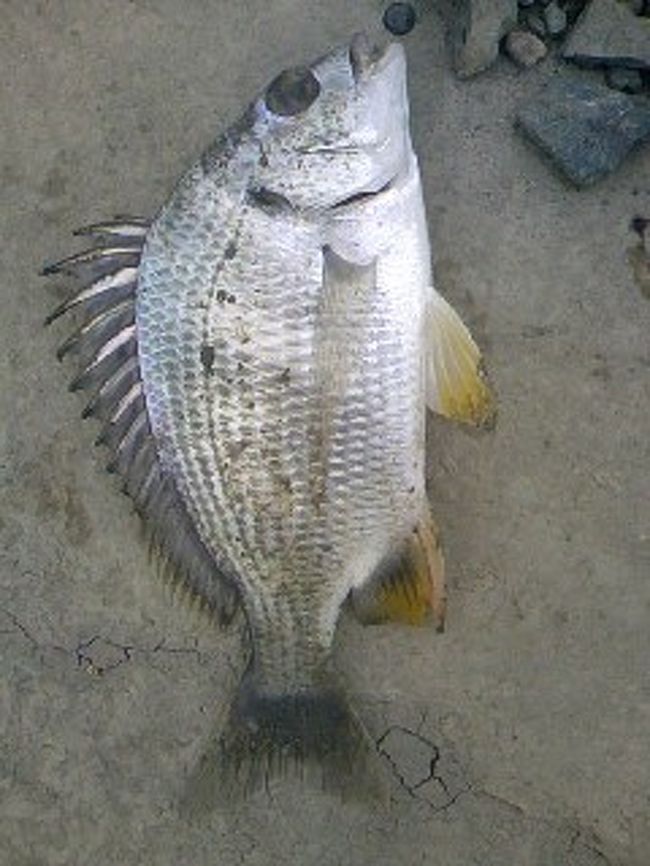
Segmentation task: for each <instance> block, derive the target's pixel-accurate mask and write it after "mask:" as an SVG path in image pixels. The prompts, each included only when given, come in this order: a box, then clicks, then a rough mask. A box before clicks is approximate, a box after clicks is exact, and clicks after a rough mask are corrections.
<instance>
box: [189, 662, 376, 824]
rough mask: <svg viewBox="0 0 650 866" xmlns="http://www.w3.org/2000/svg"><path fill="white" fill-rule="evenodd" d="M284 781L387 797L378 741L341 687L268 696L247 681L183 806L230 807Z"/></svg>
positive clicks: (348, 794) (357, 796)
mask: <svg viewBox="0 0 650 866" xmlns="http://www.w3.org/2000/svg"><path fill="white" fill-rule="evenodd" d="M280 778H286V779H289V780H290V781H291V782H294V781H295V782H298V783H303V784H306V785H308V786H309V787H313V788H320V789H321V790H324V791H326V792H329V793H332V794H334V795H337V796H339V797H340V798H341V799H343V800H357V801H375V802H376V801H384V800H385V799H386V794H387V785H386V781H385V777H384V773H383V772H382V766H381V759H380V757H379V754H378V752H377V749H376V746H375V743H374V741H373V740H372V738H371V737H370V734H369V733H368V732H367V730H366V729H365V727H364V726H363V724H362V722H361V721H360V720H359V718H358V717H357V716H356V714H355V713H354V711H353V709H352V708H351V706H350V704H349V703H348V700H347V698H346V697H345V695H344V693H343V692H342V690H340V689H339V688H337V687H336V686H335V685H334V686H332V685H328V686H325V687H323V688H312V689H309V690H304V691H300V692H297V693H295V694H287V695H269V694H264V693H262V692H260V691H258V690H257V689H255V688H254V687H253V685H252V684H251V682H250V681H249V680H248V679H245V680H244V682H243V683H242V687H241V689H240V692H239V694H238V696H237V699H236V700H235V702H234V704H233V705H232V707H231V709H230V713H229V715H228V719H227V721H226V725H225V727H224V728H223V730H222V731H221V733H220V734H219V735H218V736H217V737H216V738H215V740H214V742H213V743H212V745H211V747H210V748H209V749H208V751H207V752H206V753H204V755H203V756H202V758H201V761H200V764H199V766H198V767H197V768H196V770H195V772H194V774H193V777H192V778H191V780H190V784H189V787H188V789H187V791H186V795H185V798H184V802H183V811H185V812H186V813H195V812H204V811H206V810H207V809H210V808H212V807H214V806H217V807H218V806H222V807H223V806H232V805H234V804H237V803H239V802H241V801H242V800H244V799H246V798H247V797H249V796H250V795H252V794H253V793H255V792H256V791H258V790H260V789H263V788H267V789H268V786H269V784H270V782H271V781H272V780H273V779H280Z"/></svg>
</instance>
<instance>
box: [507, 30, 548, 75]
mask: <svg viewBox="0 0 650 866" xmlns="http://www.w3.org/2000/svg"><path fill="white" fill-rule="evenodd" d="M505 48H506V53H507V55H508V57H510V59H511V60H514V62H515V63H516V64H517V65H518V66H523V67H524V68H525V69H530V67H531V66H535V64H536V63H539V61H540V60H543V59H544V58H545V57H546V45H544V43H543V42H542V40H541V39H538V38H537V36H535V34H534V33H528V32H527V31H526V30H511V31H510V33H508V35H507V36H506V42H505Z"/></svg>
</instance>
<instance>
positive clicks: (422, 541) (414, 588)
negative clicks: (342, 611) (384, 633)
mask: <svg viewBox="0 0 650 866" xmlns="http://www.w3.org/2000/svg"><path fill="white" fill-rule="evenodd" d="M351 604H352V609H353V611H354V613H355V616H356V617H357V619H358V620H359V621H360V622H362V623H363V624H364V625H376V624H380V623H386V622H399V623H405V624H407V625H423V624H424V623H425V621H426V620H427V619H428V618H429V616H430V615H431V616H432V618H433V622H434V624H435V627H436V630H437V631H443V630H444V624H445V605H446V595H445V566H444V558H443V555H442V551H441V549H440V543H439V540H438V529H437V527H436V525H435V523H434V521H433V518H432V517H431V515H430V514H428V513H427V514H426V516H424V517H423V518H422V519H421V520H420V522H419V523H418V524H417V526H415V527H414V529H413V531H412V532H411V534H410V535H409V537H408V538H407V539H406V540H405V542H404V544H403V545H402V546H401V547H400V548H399V549H398V550H397V551H396V553H395V554H394V555H392V556H390V557H389V558H388V559H387V560H385V562H383V563H382V565H381V566H380V567H379V569H378V571H376V572H375V573H374V574H373V575H372V577H371V578H370V579H369V580H368V581H367V582H366V583H365V584H364V585H363V586H361V587H360V588H358V589H355V590H353V591H352V594H351Z"/></svg>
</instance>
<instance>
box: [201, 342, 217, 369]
mask: <svg viewBox="0 0 650 866" xmlns="http://www.w3.org/2000/svg"><path fill="white" fill-rule="evenodd" d="M200 357H201V364H202V365H203V369H204V370H205V373H206V375H207V376H212V375H214V346H201V354H200Z"/></svg>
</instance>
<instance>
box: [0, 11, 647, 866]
mask: <svg viewBox="0 0 650 866" xmlns="http://www.w3.org/2000/svg"><path fill="white" fill-rule="evenodd" d="M418 9H419V13H420V19H419V22H418V24H417V26H416V28H415V30H414V31H413V33H412V34H411V35H410V36H409V37H407V39H406V40H405V44H406V47H407V51H408V55H409V61H410V81H411V102H412V124H413V133H414V139H415V144H416V147H417V150H418V152H419V154H420V157H421V162H422V171H423V178H424V186H425V198H426V203H427V208H428V212H429V216H430V231H431V239H432V243H433V247H434V259H435V270H436V277H437V281H438V286H439V288H440V289H441V290H442V291H443V292H444V293H445V294H446V296H447V297H448V298H449V299H450V300H451V301H452V302H453V303H454V304H455V305H456V307H457V308H458V309H459V310H460V311H461V312H462V313H463V315H464V316H465V318H466V319H467V321H468V322H469V323H470V324H471V326H472V328H473V330H474V332H475V334H476V336H477V338H478V340H479V342H480V343H481V344H482V346H483V347H484V348H485V352H486V360H487V365H488V367H489V369H490V372H491V375H492V378H493V380H494V382H495V384H496V388H497V391H498V395H499V401H500V413H499V419H498V424H497V427H496V429H495V430H494V431H492V432H489V433H482V434H474V433H468V432H467V431H465V430H462V429H459V428H456V427H454V426H453V425H451V424H449V423H445V422H443V421H442V420H440V419H432V420H431V424H430V440H429V453H430V479H429V480H430V489H431V499H432V503H433V505H434V508H435V512H436V514H437V516H438V520H439V522H440V524H441V525H442V528H443V531H444V541H445V549H446V556H447V563H448V573H449V584H450V587H449V617H448V624H447V631H446V633H445V634H444V635H442V636H441V635H436V634H434V633H433V632H432V630H430V629H427V628H423V629H412V630H409V629H407V628H402V627H388V626H387V627H376V628H368V629H365V630H364V629H362V628H361V627H360V626H358V625H356V624H355V623H353V622H350V621H348V620H347V619H346V620H345V621H344V622H343V623H342V628H341V630H340V635H339V641H338V661H339V666H340V668H341V669H342V670H343V671H345V673H346V678H347V680H348V683H349V686H350V689H351V691H352V692H353V693H354V694H355V695H357V704H358V708H359V712H360V713H361V715H362V716H363V718H364V720H365V721H366V723H367V724H368V726H369V727H370V729H371V731H372V732H373V735H374V736H375V737H376V738H377V742H378V748H379V749H380V750H381V752H382V754H383V755H384V760H385V764H386V767H387V771H389V772H391V773H392V776H393V787H392V798H391V799H392V802H391V804H390V807H388V808H385V809H383V808H382V809H380V808H373V807H368V806H363V805H355V804H340V803H337V802H335V801H331V800H329V799H327V798H326V797H325V796H324V795H320V794H318V793H315V792H307V793H305V792H304V791H302V790H296V789H294V788H292V787H287V786H277V787H275V788H273V789H271V791H270V792H268V793H262V794H260V795H259V796H258V797H257V798H255V799H254V800H253V801H251V802H250V803H249V804H248V805H246V806H244V807H241V808H239V809H235V810H233V811H232V812H231V813H210V812H208V814H206V815H203V816H202V817H200V818H198V819H196V820H194V821H193V822H188V821H187V820H185V819H184V818H181V817H179V815H178V812H177V809H176V806H175V803H176V801H177V799H178V797H179V795H180V793H181V792H182V790H183V787H184V785H186V784H187V779H188V778H190V777H191V773H192V767H193V766H194V765H195V762H196V761H197V759H198V757H199V756H200V755H201V752H202V749H203V748H204V746H205V743H206V741H207V740H208V738H209V736H210V733H211V731H212V730H213V728H214V725H215V724H216V723H217V720H218V718H219V715H220V713H221V712H222V708H223V707H224V706H225V704H226V703H227V699H228V696H229V695H230V694H231V692H232V688H233V684H234V682H235V681H236V677H237V675H238V671H240V670H241V665H242V659H243V655H242V652H241V649H240V645H239V643H240V641H239V636H238V633H237V629H231V631H229V632H227V633H225V634H224V633H220V632H219V631H218V629H217V628H216V627H214V626H213V625H212V624H210V623H209V622H208V623H206V622H204V621H203V620H201V619H200V618H199V619H195V618H194V617H193V616H192V615H191V614H189V613H188V612H186V611H185V609H184V608H183V607H181V606H180V605H179V604H177V603H176V602H174V600H173V599H170V598H169V596H168V593H166V592H165V591H164V590H163V589H162V588H161V586H160V583H159V582H158V581H157V579H156V578H155V575H154V573H153V568H152V566H151V565H150V563H149V561H148V557H147V552H146V547H145V546H144V544H143V543H142V540H141V537H140V531H139V529H138V525H137V521H136V520H135V518H134V517H133V515H132V514H131V512H130V508H129V505H128V501H127V500H126V499H125V498H124V497H122V496H121V495H120V494H119V492H118V490H117V488H116V484H115V483H114V482H113V481H112V480H111V479H110V478H109V477H108V476H106V475H105V473H104V472H103V469H102V458H103V455H101V454H100V453H99V452H97V451H94V450H93V448H92V447H91V443H92V440H93V438H94V435H95V433H96V430H94V429H92V424H91V423H89V424H87V425H82V424H81V423H80V422H79V420H78V418H79V413H80V409H81V404H80V401H79V400H78V399H77V397H76V396H75V395H70V394H68V393H67V392H66V389H65V383H66V381H67V379H68V378H69V374H70V370H69V369H67V370H66V369H63V368H62V367H61V366H59V365H57V364H56V362H53V360H52V359H53V355H54V349H55V346H56V345H57V344H58V343H59V342H60V341H61V339H62V338H63V335H64V331H65V329H64V328H61V327H57V326H52V328H50V329H49V330H44V329H43V327H42V321H43V318H44V316H45V315H46V313H47V312H48V311H49V310H51V309H52V306H53V305H54V304H55V303H56V302H57V301H58V300H59V299H60V298H61V297H62V295H63V294H64V292H65V291H66V290H67V288H66V281H65V280H64V279H55V280H50V281H47V282H46V281H44V280H42V279H41V278H39V277H38V275H37V272H38V270H39V268H40V267H41V266H42V264H43V262H44V261H46V260H52V258H56V257H58V256H59V255H64V254H65V253H67V252H69V251H71V250H72V248H73V245H72V239H71V236H70V232H71V231H72V230H73V229H74V228H75V227H76V226H78V225H79V224H84V223H88V222H91V221H93V220H95V219H99V218H102V217H104V216H106V215H112V214H114V213H120V212H127V213H143V214H149V213H151V212H152V211H154V210H155V208H156V207H157V206H158V205H159V204H160V202H161V201H163V200H164V198H165V197H166V195H167V194H168V192H169V190H170V186H171V185H172V183H173V182H174V180H175V178H176V177H177V176H178V174H179V173H180V172H181V171H182V170H183V169H184V168H185V166H187V165H188V163H189V162H190V161H192V160H193V159H194V158H195V157H196V155H197V154H198V153H199V152H200V150H201V149H202V148H203V147H204V146H205V145H206V144H207V143H208V142H209V141H210V140H211V138H212V137H213V135H214V134H215V132H216V131H217V130H219V129H222V128H223V126H224V125H225V124H226V123H228V122H230V121H232V120H233V119H234V118H236V116H237V115H238V113H239V111H240V110H241V108H242V106H243V105H244V104H245V102H246V101H247V100H248V98H249V97H250V96H251V94H253V93H254V92H255V90H256V89H257V88H258V87H260V86H262V85H263V84H265V83H266V82H267V81H268V80H269V79H270V78H271V76H272V75H273V74H275V73H276V72H277V71H278V69H280V68H282V67H283V66H285V65H287V63H290V62H300V61H303V60H305V59H308V58H310V57H312V56H314V55H316V54H318V53H320V52H322V51H323V49H325V48H326V47H327V46H329V45H331V44H333V43H336V42H337V41H340V40H343V39H345V38H346V37H348V36H349V34H350V33H352V32H353V31H354V30H357V29H360V28H362V27H371V26H372V25H374V24H375V23H376V22H378V21H379V20H380V16H381V13H382V11H383V7H382V5H381V4H380V3H378V2H375V0H359V2H355V3H349V2H346V0H321V2H313V3H307V2H304V0H246V2H243V0H242V2H241V3H234V2H225V0H222V2H218V0H213V2H210V3H208V2H205V0H203V2H199V0H188V2H186V3H177V2H174V0H139V2H127V0H110V2H109V0H59V2H57V3H48V2H45V0H43V2H38V0H5V2H4V3H2V6H1V12H2V14H1V15H0V57H2V71H3V75H2V99H1V103H0V129H1V130H2V149H1V153H0V172H1V176H2V191H3V200H2V209H1V211H0V221H1V229H0V237H1V238H2V246H1V249H0V256H1V257H2V268H1V270H0V279H1V281H2V295H1V297H2V316H1V317H0V327H1V328H2V343H1V345H2V346H3V352H2V370H1V373H2V378H1V380H0V381H1V388H0V400H1V401H2V402H1V407H0V408H1V417H2V420H3V424H2V433H3V443H2V455H1V458H0V459H1V463H0V484H1V485H2V500H1V506H2V517H1V521H0V533H1V549H0V556H1V561H0V576H1V581H2V582H1V593H2V598H1V618H0V623H1V625H0V638H1V641H2V680H1V685H2V691H1V693H0V708H1V709H0V725H1V729H2V738H1V739H0V770H1V777H0V798H1V808H0V862H1V863H2V866H5V864H7V866H44V864H47V866H76V864H84V866H85V864H88V863H93V864H99V866H117V864H120V866H124V864H129V866H131V864H148V866H153V864H155V866H166V864H170V866H171V864H179V863H183V864H197V866H203V864H212V863H214V864H219V866H230V864H241V863H245V864H252V866H257V864H260V866H261V864H270V863H287V864H312V863H313V864H316V863H318V864H323V866H335V864H365V863H369V864H370V863H372V864H378V866H381V864H386V866H388V864H391V866H393V864H396V863H409V864H418V863H423V864H440V866H457V864H458V866H467V864H481V866H489V864H495V866H497V864H498V866H503V864H518V866H525V864H535V866H557V864H568V866H607V864H610V866H611V864H620V866H646V864H647V863H649V862H650V664H649V659H650V627H649V626H650V581H649V579H648V578H649V577H650V522H649V521H650V509H649V508H648V486H649V485H648V473H649V466H650V453H649V452H650V436H649V435H648V423H649V418H650V415H649V411H648V407H649V405H650V404H649V399H650V386H649V382H650V348H649V343H648V340H649V337H648V334H649V333H650V304H649V302H648V299H647V297H645V296H644V295H643V294H642V292H641V291H640V290H639V287H638V286H637V285H636V283H635V281H634V279H633V271H632V268H631V265H630V261H631V259H630V253H629V251H630V249H631V248H634V247H635V244H636V243H637V241H638V239H637V238H636V237H635V236H634V235H633V234H632V233H630V231H629V228H628V226H629V221H630V219H631V218H632V217H633V216H634V215H635V214H640V215H642V216H643V215H645V216H646V217H647V216H650V151H648V149H646V150H645V151H643V150H642V151H640V152H637V153H635V154H633V155H632V156H631V157H630V158H629V159H628V160H627V161H626V162H625V163H624V165H623V166H622V168H621V169H620V170H619V171H618V172H617V173H616V174H615V175H613V176H612V177H610V178H608V179H606V180H605V181H603V182H602V183H600V184H599V185H597V186H595V187H593V188H590V189H588V190H584V191H581V192H577V191H576V190H574V189H572V188H569V187H568V186H566V185H564V183H563V182H562V180H561V179H560V178H559V177H558V176H557V175H556V174H555V173H554V172H553V171H551V170H550V169H549V166H548V165H547V164H546V163H545V162H544V160H542V159H540V158H539V156H538V154H537V152H536V151H534V150H533V149H532V148H531V147H530V146H529V145H527V144H526V143H525V142H524V141H522V140H521V139H520V138H518V137H517V136H516V134H515V133H514V132H513V129H512V125H513V117H514V111H515V106H516V105H517V104H518V103H519V102H520V100H521V99H522V98H525V97H526V95H527V94H528V93H531V94H532V93H533V92H535V91H536V90H537V88H538V87H539V85H540V83H541V81H542V80H543V77H544V76H548V75H552V74H554V69H553V66H552V62H549V61H546V62H545V63H543V64H541V65H540V67H538V68H536V69H535V70H532V71H530V72H522V71H520V70H517V69H516V68H515V67H514V66H512V65H511V64H509V63H508V61H507V60H505V59H501V60H500V61H499V62H498V63H497V65H496V66H495V68H494V69H493V70H492V71H491V72H489V73H488V74H486V75H484V76H482V77H480V78H477V79H476V80H473V81H471V82H460V81H458V80H456V79H455V78H454V77H453V74H452V73H451V72H450V58H449V56H448V54H447V49H446V47H445V40H444V35H443V30H442V24H441V19H440V17H439V15H438V10H437V6H436V5H435V4H427V3H422V4H420V5H419V7H418Z"/></svg>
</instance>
